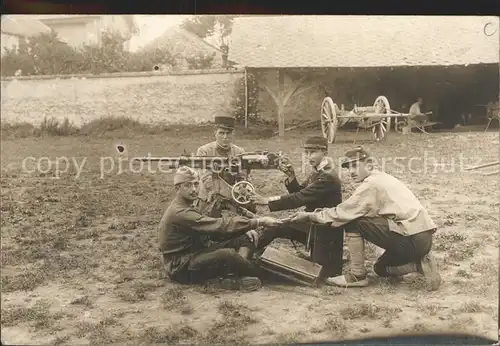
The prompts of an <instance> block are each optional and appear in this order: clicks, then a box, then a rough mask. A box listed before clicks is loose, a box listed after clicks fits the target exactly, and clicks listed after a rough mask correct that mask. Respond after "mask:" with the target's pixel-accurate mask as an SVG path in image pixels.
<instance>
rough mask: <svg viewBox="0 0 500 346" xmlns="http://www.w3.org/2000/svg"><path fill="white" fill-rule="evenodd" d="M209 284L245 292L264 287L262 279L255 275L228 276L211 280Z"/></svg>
mask: <svg viewBox="0 0 500 346" xmlns="http://www.w3.org/2000/svg"><path fill="white" fill-rule="evenodd" d="M209 284H210V286H212V287H216V288H221V289H225V290H235V291H243V292H251V291H256V290H258V289H259V288H261V287H262V282H261V281H260V279H259V278H258V277H253V276H242V277H236V276H228V277H224V278H219V279H214V280H211V281H210V282H209Z"/></svg>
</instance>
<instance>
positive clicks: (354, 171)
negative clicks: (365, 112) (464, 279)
mask: <svg viewBox="0 0 500 346" xmlns="http://www.w3.org/2000/svg"><path fill="white" fill-rule="evenodd" d="M345 156H346V158H347V161H346V162H344V163H343V164H342V167H343V168H347V167H349V170H350V172H351V176H352V177H353V178H354V180H355V181H356V182H359V183H361V184H360V185H359V186H358V188H357V189H356V190H355V191H354V192H353V194H352V196H351V197H350V198H349V199H347V200H345V201H344V202H342V203H340V204H339V205H338V206H336V207H334V208H325V209H323V210H320V211H316V212H308V213H307V212H306V213H304V212H301V213H296V214H295V215H293V216H292V217H291V218H290V219H289V220H288V221H289V222H300V221H305V220H309V221H312V222H317V223H322V224H325V223H327V224H330V225H331V226H332V232H334V231H335V229H338V228H339V227H344V229H345V232H346V244H347V247H348V249H349V253H350V255H351V266H350V271H349V273H348V274H346V275H342V276H337V277H333V278H328V279H327V280H326V282H327V283H328V284H331V285H336V286H343V287H364V286H367V285H368V284H369V282H368V279H367V277H366V269H365V263H364V262H365V255H364V240H367V241H369V242H371V243H373V244H375V245H377V246H379V247H381V248H382V249H385V250H386V251H385V252H384V254H383V255H382V256H381V257H380V258H378V260H377V262H376V263H375V265H374V271H375V273H376V274H377V275H379V276H384V277H388V276H402V275H405V274H409V273H412V272H419V273H421V274H422V275H424V277H425V278H426V279H427V282H428V284H429V289H430V290H436V289H438V288H439V286H440V283H441V276H440V274H439V271H438V268H437V265H436V263H435V260H434V258H433V256H432V254H431V252H430V251H431V247H432V239H433V234H434V233H435V232H436V229H437V227H436V225H435V223H434V222H433V220H432V219H431V217H430V216H429V214H428V213H427V210H426V209H425V208H424V207H423V206H422V204H421V203H420V201H419V200H418V199H417V198H416V197H415V195H414V194H413V193H412V192H411V191H410V190H409V189H408V187H406V186H405V185H404V184H403V183H402V182H401V181H400V180H398V179H396V178H395V177H393V176H391V175H389V174H387V173H385V172H382V171H379V170H377V169H375V167H374V163H373V159H372V158H371V157H370V155H369V154H368V153H367V152H366V151H365V150H364V149H363V148H361V147H358V148H356V149H353V150H350V151H348V152H347V153H346V155H345Z"/></svg>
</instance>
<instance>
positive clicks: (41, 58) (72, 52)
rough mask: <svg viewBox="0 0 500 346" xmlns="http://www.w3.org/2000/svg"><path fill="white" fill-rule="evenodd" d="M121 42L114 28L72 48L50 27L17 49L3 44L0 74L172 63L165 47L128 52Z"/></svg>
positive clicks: (136, 67) (138, 69) (119, 69)
mask: <svg viewBox="0 0 500 346" xmlns="http://www.w3.org/2000/svg"><path fill="white" fill-rule="evenodd" d="M125 42H126V39H125V38H124V37H122V36H121V35H120V34H119V33H117V32H103V33H102V35H101V40H100V44H97V43H93V44H86V45H84V46H83V47H80V48H74V47H71V46H70V45H68V44H67V43H65V42H62V41H61V40H60V39H59V37H58V36H57V34H56V33H55V32H54V31H52V32H51V33H48V34H45V33H44V34H40V35H38V36H34V37H32V38H30V40H29V41H21V42H19V46H18V48H17V49H16V48H10V49H9V48H5V52H4V55H3V56H2V69H1V70H2V76H14V75H19V74H21V75H54V74H56V75H57V74H61V75H64V74H87V73H91V74H100V73H113V72H141V71H151V70H152V69H153V67H154V66H155V65H170V66H175V61H176V60H175V57H174V55H173V54H172V53H171V52H170V51H169V50H168V49H166V48H162V49H160V48H159V49H156V50H154V51H152V52H134V53H131V52H129V51H127V50H126V49H125Z"/></svg>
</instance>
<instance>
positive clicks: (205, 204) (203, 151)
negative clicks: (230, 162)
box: [196, 141, 246, 215]
mask: <svg viewBox="0 0 500 346" xmlns="http://www.w3.org/2000/svg"><path fill="white" fill-rule="evenodd" d="M244 152H245V150H244V149H243V148H241V147H239V146H237V145H235V144H231V146H230V147H229V148H228V149H224V148H222V147H220V146H218V145H217V142H215V141H213V142H210V143H207V144H205V145H203V146H201V147H199V148H198V150H197V151H196V156H220V157H230V156H236V155H241V154H243V153H244ZM245 173H246V172H242V174H241V177H246V174H245ZM212 178H213V174H212V172H210V171H201V172H200V193H199V202H198V205H199V208H200V210H201V211H202V212H203V213H208V211H210V213H211V212H214V215H219V214H220V213H219V212H218V211H217V210H213V209H214V208H215V202H216V201H215V200H213V199H212V198H211V196H210V195H211V193H212V192H213V191H212V190H211V189H210V188H208V187H207V185H208V181H209V180H210V179H212ZM222 178H223V179H224V180H225V181H226V182H227V183H228V184H230V185H233V184H234V183H235V181H232V180H233V177H231V176H229V175H226V174H222Z"/></svg>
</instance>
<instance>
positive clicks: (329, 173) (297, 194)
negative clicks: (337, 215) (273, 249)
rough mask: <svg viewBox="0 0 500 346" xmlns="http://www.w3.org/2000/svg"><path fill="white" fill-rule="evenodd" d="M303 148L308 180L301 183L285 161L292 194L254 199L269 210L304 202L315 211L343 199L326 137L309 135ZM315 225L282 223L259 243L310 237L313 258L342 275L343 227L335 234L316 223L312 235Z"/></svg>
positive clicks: (303, 240) (304, 241) (327, 270)
mask: <svg viewBox="0 0 500 346" xmlns="http://www.w3.org/2000/svg"><path fill="white" fill-rule="evenodd" d="M303 149H304V152H305V155H306V158H307V160H308V161H309V164H310V165H311V166H312V168H313V172H312V173H311V174H310V175H309V177H308V178H307V180H306V181H305V182H304V183H303V184H300V183H299V182H298V181H297V178H296V176H295V171H294V169H293V167H292V166H291V165H289V164H286V163H285V165H284V166H283V167H281V170H282V171H283V172H284V173H285V174H286V175H287V179H286V181H285V186H286V188H287V190H288V192H289V194H286V195H283V196H275V197H263V196H260V195H257V194H256V195H254V196H253V197H252V200H253V202H254V203H256V204H259V205H267V206H268V207H269V211H278V210H290V209H296V208H299V207H304V206H305V211H309V212H313V211H315V210H317V209H321V208H332V207H335V206H337V205H338V204H340V203H341V202H342V191H341V188H342V187H341V181H340V179H339V177H338V174H337V172H336V171H335V168H334V162H333V160H332V159H331V158H329V157H328V142H327V140H326V139H325V138H323V137H319V136H312V137H309V138H307V139H306V141H305V143H304V145H303ZM312 226H313V225H312V224H311V223H309V222H306V223H304V224H302V225H294V226H293V227H288V226H286V227H279V228H277V229H275V230H272V231H269V232H266V234H265V235H263V237H262V238H261V239H260V240H259V247H260V248H262V247H264V246H267V245H268V244H269V243H271V242H272V241H273V240H274V239H276V238H288V239H290V240H293V241H298V242H300V243H302V244H307V243H308V239H309V242H310V243H311V244H310V245H311V246H312V248H313V253H312V254H311V255H312V257H313V261H315V262H317V263H320V264H322V265H324V266H325V271H324V274H325V275H327V276H331V275H339V274H340V273H339V271H341V270H342V253H343V230H342V229H340V230H339V231H338V232H337V233H336V234H335V235H332V232H324V231H323V229H322V228H321V227H318V226H314V233H315V234H311V238H309V233H310V230H311V228H312ZM325 236H326V237H327V238H325ZM312 238H316V243H317V244H316V245H317V246H314V244H313V243H314V239H312ZM320 243H321V244H320ZM321 248H322V249H321ZM314 249H317V251H316V253H314V252H315V251H314Z"/></svg>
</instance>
